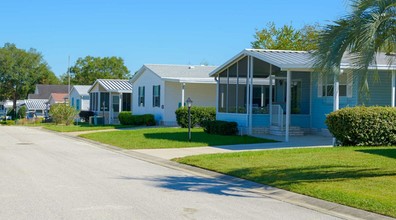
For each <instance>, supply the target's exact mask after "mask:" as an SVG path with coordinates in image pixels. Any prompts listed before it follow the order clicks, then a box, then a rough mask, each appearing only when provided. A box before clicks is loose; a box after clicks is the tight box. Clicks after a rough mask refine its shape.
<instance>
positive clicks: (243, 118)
mask: <svg viewBox="0 0 396 220" xmlns="http://www.w3.org/2000/svg"><path fill="white" fill-rule="evenodd" d="M247 118H248V117H247V115H246V114H233V113H221V112H217V114H216V119H217V120H222V121H234V122H236V123H238V126H240V127H247V124H248V121H247Z"/></svg>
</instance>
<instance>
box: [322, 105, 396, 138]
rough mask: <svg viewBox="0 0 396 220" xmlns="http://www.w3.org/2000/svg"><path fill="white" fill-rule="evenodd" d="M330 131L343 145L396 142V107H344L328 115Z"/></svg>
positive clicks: (327, 122)
mask: <svg viewBox="0 0 396 220" xmlns="http://www.w3.org/2000/svg"><path fill="white" fill-rule="evenodd" d="M326 125H327V127H328V128H329V131H330V132H331V133H332V134H333V136H334V137H335V138H336V139H337V141H338V144H339V145H343V146H385V145H395V144H396V108H391V107H362V106H359V107H353V108H342V109H340V110H338V111H336V112H332V113H330V114H328V115H327V117H326Z"/></svg>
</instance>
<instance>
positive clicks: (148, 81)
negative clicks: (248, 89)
mask: <svg viewBox="0 0 396 220" xmlns="http://www.w3.org/2000/svg"><path fill="white" fill-rule="evenodd" d="M215 68H216V67H215V66H191V65H161V64H146V65H143V66H142V67H141V68H140V69H139V71H138V72H137V73H136V74H135V75H134V76H133V77H132V79H131V82H132V85H133V92H132V94H133V100H134V101H133V103H132V109H133V114H135V115H139V114H153V115H154V116H155V120H156V121H157V123H158V124H162V125H167V126H174V125H177V123H176V115H175V111H176V110H177V109H178V108H180V107H182V106H184V105H185V101H186V99H187V98H188V97H190V98H191V99H192V100H193V105H194V106H213V107H214V106H216V81H215V80H214V78H211V77H209V73H210V72H211V71H213V70H214V69H215Z"/></svg>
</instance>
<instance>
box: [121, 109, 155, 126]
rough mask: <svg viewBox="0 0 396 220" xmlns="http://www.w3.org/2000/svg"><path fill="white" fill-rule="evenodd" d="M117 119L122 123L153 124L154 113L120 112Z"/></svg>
mask: <svg viewBox="0 0 396 220" xmlns="http://www.w3.org/2000/svg"><path fill="white" fill-rule="evenodd" d="M118 119H119V120H120V123H121V124H122V125H147V126H151V125H155V119H154V115H152V114H145V115H132V112H120V114H119V115H118Z"/></svg>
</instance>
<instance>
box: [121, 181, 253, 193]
mask: <svg viewBox="0 0 396 220" xmlns="http://www.w3.org/2000/svg"><path fill="white" fill-rule="evenodd" d="M119 179H125V180H143V181H150V182H153V183H154V185H155V186H157V187H160V188H164V189H169V190H175V191H187V192H201V193H208V194H214V195H222V196H236V197H259V196H258V195H256V194H254V193H250V192H247V191H246V190H244V189H243V188H246V187H249V186H248V185H245V184H242V183H225V182H222V181H218V180H216V179H212V178H204V177H194V176H161V177H152V178H135V177H125V176H121V177H119Z"/></svg>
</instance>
